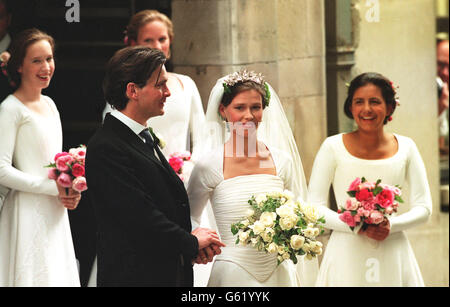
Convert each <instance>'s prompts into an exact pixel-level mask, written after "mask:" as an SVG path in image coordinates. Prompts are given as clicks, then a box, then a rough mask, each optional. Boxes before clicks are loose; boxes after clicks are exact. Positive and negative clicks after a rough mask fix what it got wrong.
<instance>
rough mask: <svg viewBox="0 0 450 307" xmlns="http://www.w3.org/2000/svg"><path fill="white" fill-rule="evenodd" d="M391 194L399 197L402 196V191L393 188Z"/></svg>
mask: <svg viewBox="0 0 450 307" xmlns="http://www.w3.org/2000/svg"><path fill="white" fill-rule="evenodd" d="M392 192H394V194H395V195H397V196H401V195H402V190H400V189H399V188H397V187H393V188H392Z"/></svg>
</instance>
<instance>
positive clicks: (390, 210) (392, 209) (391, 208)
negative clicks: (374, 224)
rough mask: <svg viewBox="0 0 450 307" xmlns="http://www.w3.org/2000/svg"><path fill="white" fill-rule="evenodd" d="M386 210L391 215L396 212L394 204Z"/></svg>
mask: <svg viewBox="0 0 450 307" xmlns="http://www.w3.org/2000/svg"><path fill="white" fill-rule="evenodd" d="M384 212H386V214H389V215H391V214H392V213H393V212H394V208H393V207H392V206H389V207H387V208H386V210H385V211H384Z"/></svg>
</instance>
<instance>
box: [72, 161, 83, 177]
mask: <svg viewBox="0 0 450 307" xmlns="http://www.w3.org/2000/svg"><path fill="white" fill-rule="evenodd" d="M72 175H73V176H74V177H80V176H84V166H83V165H81V164H78V163H75V164H74V165H73V166H72Z"/></svg>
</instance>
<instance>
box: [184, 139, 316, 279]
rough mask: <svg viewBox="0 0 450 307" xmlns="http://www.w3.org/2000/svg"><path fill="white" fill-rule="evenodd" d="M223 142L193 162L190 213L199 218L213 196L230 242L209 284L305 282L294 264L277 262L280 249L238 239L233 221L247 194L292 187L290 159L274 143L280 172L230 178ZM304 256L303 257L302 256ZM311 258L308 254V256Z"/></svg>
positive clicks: (237, 218)
mask: <svg viewBox="0 0 450 307" xmlns="http://www.w3.org/2000/svg"><path fill="white" fill-rule="evenodd" d="M223 150H224V149H223V146H222V147H220V148H218V149H217V150H215V151H214V152H212V153H211V154H210V155H209V156H208V157H207V158H205V159H201V161H200V162H199V163H198V164H197V165H196V166H195V168H194V170H193V172H192V175H191V179H190V181H189V185H188V195H189V203H190V206H191V216H192V217H193V219H194V220H199V219H200V217H201V214H202V212H203V209H204V207H205V205H206V204H207V201H208V200H210V201H211V205H212V208H213V212H214V216H215V218H216V224H217V227H218V233H219V235H220V239H221V240H222V242H224V243H225V244H226V245H227V246H226V247H223V248H222V253H221V254H220V255H218V256H216V258H215V262H214V264H213V267H212V271H211V276H210V279H209V282H208V286H210V287H237V286H245V287H276V286H284V287H289V286H299V285H300V284H301V282H300V280H299V277H298V274H297V270H296V266H295V265H294V264H293V263H292V262H291V261H284V262H283V263H282V264H280V265H279V266H278V267H277V255H276V254H268V253H265V252H261V251H258V250H256V249H255V248H253V247H250V246H242V245H236V244H235V241H236V237H235V236H233V234H232V233H231V224H232V223H236V222H238V221H240V220H242V219H243V218H245V217H246V211H247V209H249V208H251V207H250V205H249V204H248V200H249V199H250V198H251V196H252V195H257V194H260V193H265V192H271V191H279V192H282V191H283V190H285V189H288V190H292V189H293V186H292V173H291V170H292V169H293V167H292V160H290V159H289V157H288V156H286V155H284V154H283V153H281V152H278V151H277V150H274V149H272V150H271V154H272V158H273V160H274V163H275V166H276V170H277V175H276V176H274V175H268V174H253V175H245V176H237V177H233V178H229V179H224V177H223V171H222V170H223ZM302 261H303V260H302V259H301V260H300V262H302ZM305 261H307V260H305Z"/></svg>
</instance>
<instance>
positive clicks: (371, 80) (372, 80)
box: [344, 72, 397, 125]
mask: <svg viewBox="0 0 450 307" xmlns="http://www.w3.org/2000/svg"><path fill="white" fill-rule="evenodd" d="M367 84H373V85H375V86H376V87H378V88H379V89H380V90H381V95H382V96H383V99H384V101H385V102H386V106H391V108H392V112H391V114H388V115H387V116H386V118H385V119H384V124H385V125H386V123H387V122H388V120H389V117H390V116H391V115H392V114H394V111H395V107H396V106H397V102H396V99H395V94H396V93H395V90H394V88H393V85H392V82H391V81H390V80H389V79H388V78H386V77H385V76H383V75H382V74H379V73H376V72H366V73H363V74H360V75H359V76H357V77H356V78H354V79H353V80H352V82H350V86H349V87H348V93H347V99H346V100H345V104H344V113H345V115H347V117H349V118H351V119H353V115H352V112H351V106H352V101H353V95H354V94H355V92H356V90H357V89H359V88H360V87H363V86H366V85H367Z"/></svg>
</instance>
